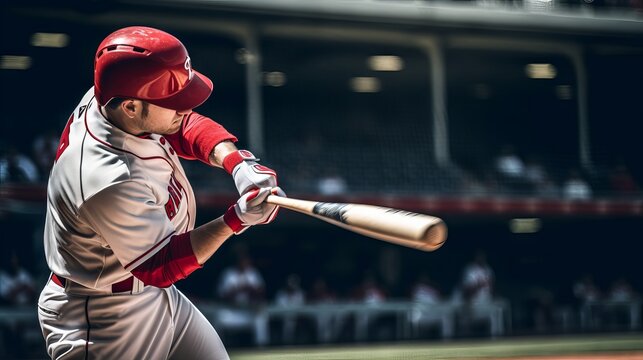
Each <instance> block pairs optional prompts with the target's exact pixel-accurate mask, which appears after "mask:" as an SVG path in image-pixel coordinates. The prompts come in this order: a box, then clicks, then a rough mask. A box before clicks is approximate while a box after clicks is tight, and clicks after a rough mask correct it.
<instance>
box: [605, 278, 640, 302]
mask: <svg viewBox="0 0 643 360" xmlns="http://www.w3.org/2000/svg"><path fill="white" fill-rule="evenodd" d="M607 299H608V300H610V301H613V302H627V301H632V300H636V299H638V295H637V294H636V292H635V291H634V289H633V288H632V285H631V284H630V283H629V282H628V281H627V280H626V279H625V278H622V277H621V278H618V279H616V280H614V282H613V283H612V285H611V287H610V290H609V294H608V295H607Z"/></svg>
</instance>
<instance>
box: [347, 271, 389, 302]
mask: <svg viewBox="0 0 643 360" xmlns="http://www.w3.org/2000/svg"><path fill="white" fill-rule="evenodd" d="M353 297H354V299H355V300H357V301H361V302H363V303H365V304H378V303H381V302H384V301H385V300H386V291H385V290H384V289H383V288H382V287H381V286H380V285H379V283H378V282H377V280H376V279H375V275H373V274H372V273H370V272H369V273H366V275H364V279H363V280H362V282H361V284H359V285H358V286H357V287H356V288H355V290H354V291H353Z"/></svg>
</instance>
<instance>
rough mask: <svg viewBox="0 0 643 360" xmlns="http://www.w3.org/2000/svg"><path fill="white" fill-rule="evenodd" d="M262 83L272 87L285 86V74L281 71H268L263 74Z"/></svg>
mask: <svg viewBox="0 0 643 360" xmlns="http://www.w3.org/2000/svg"><path fill="white" fill-rule="evenodd" d="M263 79H264V83H265V84H266V85H268V86H272V87H280V86H284V85H286V74H284V73H283V72H281V71H269V72H264V74H263Z"/></svg>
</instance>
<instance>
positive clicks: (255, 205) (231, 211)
mask: <svg viewBox="0 0 643 360" xmlns="http://www.w3.org/2000/svg"><path fill="white" fill-rule="evenodd" d="M271 194H272V195H279V196H286V193H284V192H283V190H281V188H279V187H273V188H268V187H264V188H261V189H254V190H250V191H249V192H248V193H246V194H244V195H242V196H241V197H240V198H239V200H237V202H236V203H235V204H233V205H232V206H230V207H229V208H228V210H227V211H226V212H225V214H224V215H223V221H224V222H225V223H226V225H228V226H229V227H230V229H232V231H234V233H235V234H237V235H238V234H241V233H242V232H244V231H245V230H246V229H247V228H248V227H250V226H252V225H263V224H268V223H270V222H272V221H273V220H274V219H275V217H276V216H277V212H278V211H279V206H277V205H272V204H268V203H267V202H265V200H266V198H267V197H268V195H271Z"/></svg>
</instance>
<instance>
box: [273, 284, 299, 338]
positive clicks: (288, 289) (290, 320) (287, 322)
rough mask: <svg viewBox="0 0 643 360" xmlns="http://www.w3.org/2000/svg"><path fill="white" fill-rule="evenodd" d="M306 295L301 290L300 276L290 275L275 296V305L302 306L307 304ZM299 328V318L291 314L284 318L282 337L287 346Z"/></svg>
mask: <svg viewBox="0 0 643 360" xmlns="http://www.w3.org/2000/svg"><path fill="white" fill-rule="evenodd" d="M305 298H306V296H305V294H304V291H303V290H302V289H301V285H300V281H299V275H296V274H290V275H288V277H287V278H286V284H285V286H284V287H283V288H282V289H280V290H279V291H277V294H276V295H275V304H276V305H278V306H283V307H291V306H301V305H303V304H304V302H305ZM296 328H297V317H296V316H295V315H292V314H289V315H286V316H284V322H283V328H282V330H283V331H282V336H283V341H284V343H286V344H292V343H293V340H294V337H295V336H294V335H295V329H296Z"/></svg>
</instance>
